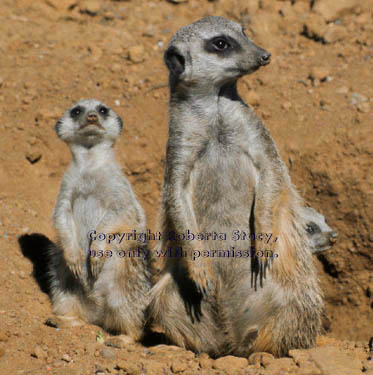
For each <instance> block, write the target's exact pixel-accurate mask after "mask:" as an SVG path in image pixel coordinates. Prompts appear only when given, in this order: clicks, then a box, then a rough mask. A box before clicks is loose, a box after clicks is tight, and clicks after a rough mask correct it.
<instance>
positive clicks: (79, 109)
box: [70, 105, 83, 119]
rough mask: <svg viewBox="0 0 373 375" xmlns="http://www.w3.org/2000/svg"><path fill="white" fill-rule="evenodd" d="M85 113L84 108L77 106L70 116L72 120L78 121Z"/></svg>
mask: <svg viewBox="0 0 373 375" xmlns="http://www.w3.org/2000/svg"><path fill="white" fill-rule="evenodd" d="M82 113H83V108H82V107H81V106H79V105H78V106H77V107H74V108H73V109H72V110H71V111H70V116H71V118H73V119H76V118H78V117H79V116H80V115H81V114H82Z"/></svg>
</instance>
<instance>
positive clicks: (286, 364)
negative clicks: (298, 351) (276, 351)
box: [266, 358, 297, 375]
mask: <svg viewBox="0 0 373 375" xmlns="http://www.w3.org/2000/svg"><path fill="white" fill-rule="evenodd" d="M296 369H297V365H296V364H295V363H294V361H293V360H292V359H291V358H279V359H276V360H274V361H272V362H270V363H269V364H268V365H267V366H266V371H268V374H271V375H272V374H288V373H294V372H295V370H296Z"/></svg>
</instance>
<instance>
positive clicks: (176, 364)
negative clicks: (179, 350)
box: [171, 359, 188, 374]
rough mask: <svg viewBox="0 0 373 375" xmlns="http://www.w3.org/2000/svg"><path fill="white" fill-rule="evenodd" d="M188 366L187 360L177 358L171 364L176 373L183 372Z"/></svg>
mask: <svg viewBox="0 0 373 375" xmlns="http://www.w3.org/2000/svg"><path fill="white" fill-rule="evenodd" d="M187 368H188V365H187V364H186V363H185V362H182V361H181V360H179V359H177V360H174V361H173V362H172V364H171V370H172V372H173V373H174V374H177V373H179V372H183V371H185V370H186V369H187Z"/></svg>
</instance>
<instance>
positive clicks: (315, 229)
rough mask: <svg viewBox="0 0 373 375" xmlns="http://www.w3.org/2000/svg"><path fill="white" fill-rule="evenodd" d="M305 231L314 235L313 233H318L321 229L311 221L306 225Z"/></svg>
mask: <svg viewBox="0 0 373 375" xmlns="http://www.w3.org/2000/svg"><path fill="white" fill-rule="evenodd" d="M306 231H307V233H309V234H315V233H320V232H321V229H320V228H319V226H318V225H317V224H315V223H314V222H312V221H311V222H309V223H308V224H307V225H306Z"/></svg>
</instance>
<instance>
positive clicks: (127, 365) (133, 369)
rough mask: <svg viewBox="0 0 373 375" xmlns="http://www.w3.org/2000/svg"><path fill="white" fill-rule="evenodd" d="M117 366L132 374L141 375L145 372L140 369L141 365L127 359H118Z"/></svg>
mask: <svg viewBox="0 0 373 375" xmlns="http://www.w3.org/2000/svg"><path fill="white" fill-rule="evenodd" d="M115 368H116V369H118V370H124V372H125V373H126V374H131V375H140V374H142V373H143V372H142V371H140V368H139V365H138V364H137V363H133V362H129V361H125V360H120V361H118V362H117V365H116V366H115Z"/></svg>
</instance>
